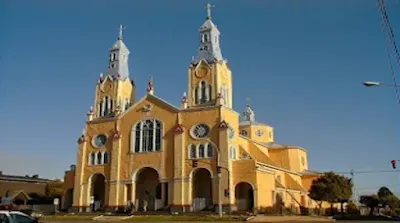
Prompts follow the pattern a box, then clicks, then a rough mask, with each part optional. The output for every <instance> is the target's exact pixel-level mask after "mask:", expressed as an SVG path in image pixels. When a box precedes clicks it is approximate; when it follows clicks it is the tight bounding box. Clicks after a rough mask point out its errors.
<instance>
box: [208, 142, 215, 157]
mask: <svg viewBox="0 0 400 223" xmlns="http://www.w3.org/2000/svg"><path fill="white" fill-rule="evenodd" d="M213 154H214V147H213V145H212V144H207V157H213Z"/></svg>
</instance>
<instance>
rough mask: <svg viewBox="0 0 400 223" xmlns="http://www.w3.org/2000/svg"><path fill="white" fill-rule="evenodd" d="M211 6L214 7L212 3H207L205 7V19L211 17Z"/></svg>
mask: <svg viewBox="0 0 400 223" xmlns="http://www.w3.org/2000/svg"><path fill="white" fill-rule="evenodd" d="M211 8H214V6H213V5H211V4H210V3H207V6H206V9H207V19H211Z"/></svg>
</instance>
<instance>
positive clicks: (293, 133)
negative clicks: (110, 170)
mask: <svg viewBox="0 0 400 223" xmlns="http://www.w3.org/2000/svg"><path fill="white" fill-rule="evenodd" d="M385 2H386V6H387V11H388V16H389V19H390V21H391V24H392V27H393V29H394V32H395V35H397V36H396V40H397V42H398V44H400V13H398V12H399V10H400V1H398V0H386V1H385ZM206 3H208V2H207V1H203V0H197V1H184V0H170V1H162V0H158V1H156V0H146V1H144V0H140V1H139V0H138V1H129V0H120V1H105V0H96V1H95V0H87V1H77V0H71V1H50V0H37V1H23V0H0V103H1V109H0V114H1V115H0V126H1V128H0V135H1V140H0V170H2V171H3V172H4V173H6V174H30V175H31V174H39V175H40V176H41V177H48V178H61V177H62V176H63V174H64V171H65V170H67V169H68V168H69V166H70V165H71V164H73V163H75V161H76V154H77V139H78V137H79V136H80V134H81V131H82V129H83V127H84V125H85V119H86V112H87V110H88V108H89V107H90V106H91V105H92V104H93V102H94V90H95V86H96V82H97V80H98V77H99V74H100V73H101V72H104V71H106V68H107V65H108V64H107V61H108V49H109V47H110V46H111V45H112V44H113V43H114V42H115V40H116V38H117V36H118V26H119V24H123V25H124V26H126V27H127V28H126V30H124V42H125V43H126V45H127V46H128V48H129V49H130V51H131V54H130V58H129V61H130V64H129V65H130V73H131V74H130V77H131V78H132V79H134V80H135V82H136V85H137V95H138V97H139V98H140V97H142V96H143V95H144V94H145V93H146V87H147V81H148V79H149V77H150V76H153V79H154V87H155V94H156V95H158V96H159V97H161V98H163V99H165V100H167V101H169V102H171V103H172V104H175V105H177V106H179V104H180V99H181V96H182V93H183V92H184V91H187V69H188V66H189V63H190V61H191V58H192V56H196V55H197V48H198V44H199V34H198V29H199V27H200V25H202V23H203V22H204V21H205V18H206V10H205V5H206ZM211 3H212V4H213V5H215V7H214V8H213V21H214V22H215V23H216V24H217V25H218V27H219V29H220V32H221V37H220V40H221V48H222V54H223V56H224V58H226V59H227V60H228V61H229V65H230V67H231V69H232V73H233V87H234V89H233V94H234V96H233V97H234V109H235V110H236V111H238V112H240V113H241V112H242V111H243V110H244V107H245V104H246V98H250V104H251V105H252V107H253V109H254V110H255V112H256V119H257V121H259V122H262V123H266V124H268V125H271V126H273V127H274V128H275V137H276V138H275V139H276V142H277V143H282V144H292V145H299V146H302V147H304V148H306V149H307V150H308V159H309V165H310V169H312V170H318V171H331V170H332V171H337V172H349V171H350V170H351V169H354V171H355V172H356V174H355V176H354V180H355V183H356V186H357V192H358V193H372V192H375V191H376V190H377V189H378V188H379V187H380V186H383V185H386V186H388V187H389V188H390V189H392V190H393V191H396V192H400V172H399V173H375V174H361V173H360V174H358V173H357V171H369V170H372V171H382V170H391V166H390V160H392V159H399V160H400V154H399V148H400V137H399V136H400V128H399V124H400V106H399V105H398V104H397V103H396V97H395V91H394V90H393V88H389V87H376V88H366V87H364V86H362V82H363V81H367V80H374V81H381V82H385V83H392V82H391V75H390V69H389V60H388V57H387V54H386V49H385V42H384V35H383V33H382V29H381V22H380V16H379V13H378V9H377V4H376V1H375V0H337V1H320V0H303V1H295V0H279V1H278V0H249V1H245V0H240V1H239V0H214V1H211ZM395 70H396V72H397V75H399V72H400V67H399V66H396V67H395Z"/></svg>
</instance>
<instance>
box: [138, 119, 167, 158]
mask: <svg viewBox="0 0 400 223" xmlns="http://www.w3.org/2000/svg"><path fill="white" fill-rule="evenodd" d="M161 124H162V123H161V121H159V120H156V119H146V120H143V121H140V122H138V123H137V124H136V125H135V126H134V128H133V129H132V136H131V137H132V139H133V144H132V145H134V149H133V151H135V152H136V153H140V152H157V151H161V137H162V126H161ZM133 134H134V135H133Z"/></svg>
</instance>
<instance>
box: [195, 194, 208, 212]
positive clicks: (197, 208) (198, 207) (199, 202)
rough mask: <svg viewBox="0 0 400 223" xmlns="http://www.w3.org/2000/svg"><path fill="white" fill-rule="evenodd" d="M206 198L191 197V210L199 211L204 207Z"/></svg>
mask: <svg viewBox="0 0 400 223" xmlns="http://www.w3.org/2000/svg"><path fill="white" fill-rule="evenodd" d="M206 205H207V199H206V198H204V197H197V198H194V199H193V211H201V210H203V209H204V208H206Z"/></svg>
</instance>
